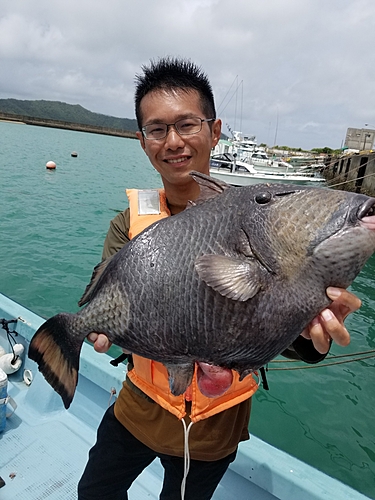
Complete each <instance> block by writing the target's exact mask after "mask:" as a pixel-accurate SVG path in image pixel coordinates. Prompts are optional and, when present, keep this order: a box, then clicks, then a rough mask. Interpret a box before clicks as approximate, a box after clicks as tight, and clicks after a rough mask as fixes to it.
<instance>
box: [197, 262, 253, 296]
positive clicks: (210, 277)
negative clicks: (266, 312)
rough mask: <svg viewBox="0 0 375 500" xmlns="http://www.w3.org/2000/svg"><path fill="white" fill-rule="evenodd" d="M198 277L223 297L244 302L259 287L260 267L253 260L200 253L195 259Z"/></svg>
mask: <svg viewBox="0 0 375 500" xmlns="http://www.w3.org/2000/svg"><path fill="white" fill-rule="evenodd" d="M195 269H196V270H197V272H198V275H199V277H200V278H201V279H202V280H203V281H204V282H205V283H206V284H207V285H208V286H210V287H211V288H213V289H214V290H216V291H217V292H219V293H220V294H221V295H223V296H224V297H228V298H229V299H232V300H239V301H241V302H245V301H246V300H249V299H251V298H252V297H254V296H255V295H256V294H257V293H258V291H259V289H260V288H261V281H260V269H259V265H258V263H257V262H256V261H255V260H252V259H251V260H246V261H243V260H240V259H236V258H235V257H227V256H226V255H214V254H208V255H202V256H201V257H198V258H197V259H196V261H195Z"/></svg>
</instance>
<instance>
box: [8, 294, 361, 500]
mask: <svg viewBox="0 0 375 500" xmlns="http://www.w3.org/2000/svg"><path fill="white" fill-rule="evenodd" d="M0 317H1V318H5V319H7V320H10V319H13V318H19V319H18V322H17V324H16V326H15V328H16V330H17V332H18V334H19V337H17V341H22V339H20V337H22V338H23V339H24V343H25V345H26V346H27V345H28V343H29V342H30V340H31V338H32V336H33V334H34V332H35V330H36V329H37V328H38V327H39V326H40V325H41V324H42V323H43V322H44V319H43V318H41V317H40V316H38V315H37V314H35V313H33V312H32V311H30V310H28V309H26V308H25V307H23V306H22V305H20V304H18V303H16V302H15V301H13V300H12V299H10V298H8V297H7V296H5V295H3V294H1V293H0ZM12 326H13V325H12ZM3 333H4V331H3V330H1V329H0V341H2V342H0V345H1V343H3V344H4V342H3V341H4V340H5V335H3ZM29 363H32V364H33V365H35V363H33V362H31V361H30V360H28V364H29ZM123 366H124V369H122V368H121V367H117V368H115V367H113V366H112V365H110V364H109V358H108V356H106V355H103V354H98V353H96V352H95V351H94V350H93V348H92V347H91V346H90V345H88V344H84V345H83V349H82V354H81V364H80V377H85V378H87V379H88V380H89V381H91V382H92V383H93V384H95V385H97V386H98V387H100V388H101V389H102V390H103V391H105V393H106V394H107V395H108V394H109V393H110V392H111V390H112V388H114V389H115V390H116V392H117V393H118V392H119V390H120V388H121V386H122V382H123V379H124V376H125V371H126V370H125V365H123ZM21 369H22V368H21ZM33 372H34V377H41V378H42V375H41V374H40V373H39V372H37V370H36V365H35V366H34V370H33ZM11 378H12V375H11V376H9V380H10V382H11ZM48 387H49V386H48ZM45 388H46V390H47V384H46V383H45ZM51 391H52V393H53V390H52V389H51ZM54 396H55V394H54ZM15 399H17V397H15ZM54 401H55V404H56V405H57V407H58V409H59V410H61V412H62V413H63V412H65V410H64V409H63V407H62V404H61V401H60V398H59V397H58V398H54ZM16 402H17V401H16ZM72 406H73V405H72ZM104 410H105V407H104V408H103V412H104ZM51 411H52V412H56V407H53V408H52V409H51ZM70 411H71V410H69V411H68V412H66V413H70ZM254 411H256V409H255V410H254ZM15 415H17V410H16V412H15ZM10 418H12V417H10ZM92 435H93V437H92V439H93V440H94V437H95V430H94V429H93V431H92ZM3 436H6V430H5V431H4V432H3V433H0V443H1V439H2V437H3ZM93 442H94V441H93ZM93 442H92V444H93ZM83 466H84V464H83ZM159 473H160V471H159V472H158V473H157V476H158V475H159ZM1 474H2V471H1V467H0V475H1ZM140 478H142V476H140ZM240 479H241V481H242V482H241V481H240ZM237 480H238V481H239V482H241V485H242V486H241V489H242V490H243V494H244V496H239V495H238V494H236V497H234V496H233V497H231V498H236V499H237V500H242V499H243V500H245V499H248V498H254V500H255V499H257V500H273V499H279V500H302V499H303V500H332V499H345V500H366V499H368V498H369V497H367V496H365V495H363V494H361V493H359V492H358V491H356V490H354V489H352V488H350V487H348V486H347V485H345V484H344V483H341V482H340V481H338V480H336V479H334V478H332V477H330V476H328V475H326V474H324V473H323V472H321V471H319V470H317V469H315V468H313V467H311V466H310V465H307V464H305V463H303V462H302V461H300V460H298V459H297V458H295V457H292V456H290V455H288V454H287V453H285V452H283V451H281V450H279V449H277V448H275V447H273V446H271V445H269V444H267V443H266V442H264V441H262V440H261V439H259V438H257V437H255V436H252V437H251V439H250V440H249V441H246V442H243V443H240V446H239V450H238V454H237V458H236V460H235V462H234V463H233V464H231V466H230V469H229V470H228V472H227V473H226V475H225V476H224V478H223V480H222V482H223V483H225V484H226V485H227V487H228V488H231V484H233V485H234V483H233V481H234V482H236V481H237ZM231 482H232V483H231ZM132 488H133V486H132ZM234 489H235V488H234ZM3 495H4V496H3ZM223 495H224V496H223ZM0 496H1V498H2V499H3V498H4V500H12V499H13V498H15V497H11V496H7V492H6V486H5V487H4V489H3V488H1V489H0ZM36 498H39V497H35V500H36ZM51 498H63V497H60V496H58V497H54V496H51ZM138 498H143V497H141V496H139V497H138ZM149 498H155V499H156V498H158V497H157V494H155V496H152V495H151V496H149ZM213 498H214V499H218V500H221V499H227V498H228V496H227V495H226V494H225V493H223V492H221V493H220V486H219V487H218V489H217V491H216V492H215V495H214V497H213ZM33 499H34V497H32V498H31V497H29V498H28V500H33Z"/></svg>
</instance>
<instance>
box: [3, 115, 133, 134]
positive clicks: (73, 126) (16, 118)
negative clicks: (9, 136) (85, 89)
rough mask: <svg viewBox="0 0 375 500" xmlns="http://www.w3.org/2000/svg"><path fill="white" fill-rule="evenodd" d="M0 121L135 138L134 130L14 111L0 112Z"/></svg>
mask: <svg viewBox="0 0 375 500" xmlns="http://www.w3.org/2000/svg"><path fill="white" fill-rule="evenodd" d="M0 121H8V122H9V121H11V122H19V123H25V124H26V125H37V126H39V127H51V128H60V129H65V130H74V131H77V132H91V133H92V134H104V135H114V136H118V137H127V138H128V139H136V138H137V136H136V132H135V131H133V130H122V129H117V128H110V127H100V126H98V125H86V124H84V123H71V122H66V121H62V120H50V119H48V118H35V117H32V116H25V115H16V114H14V113H4V112H0Z"/></svg>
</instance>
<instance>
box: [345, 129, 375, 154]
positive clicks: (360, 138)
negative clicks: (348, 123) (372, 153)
mask: <svg viewBox="0 0 375 500" xmlns="http://www.w3.org/2000/svg"><path fill="white" fill-rule="evenodd" d="M374 141H375V130H373V129H370V128H348V130H347V132H346V137H345V143H344V149H354V150H357V151H365V150H368V149H373V147H374Z"/></svg>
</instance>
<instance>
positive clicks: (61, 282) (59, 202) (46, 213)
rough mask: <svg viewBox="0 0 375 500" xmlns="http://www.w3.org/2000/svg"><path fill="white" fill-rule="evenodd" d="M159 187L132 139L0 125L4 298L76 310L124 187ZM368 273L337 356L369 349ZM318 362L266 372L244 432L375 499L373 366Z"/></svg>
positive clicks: (373, 332) (373, 327) (372, 345)
mask: <svg viewBox="0 0 375 500" xmlns="http://www.w3.org/2000/svg"><path fill="white" fill-rule="evenodd" d="M73 151H75V152H77V154H78V156H77V157H72V156H71V153H72V152H73ZM50 160H52V161H54V162H55V163H56V169H55V170H48V169H46V163H47V162H48V161H50ZM160 186H161V183H160V179H159V176H158V174H157V173H156V172H155V170H154V169H153V168H152V166H151V165H150V163H149V161H148V160H147V157H146V156H145V154H144V152H143V151H142V149H141V147H140V145H139V143H138V141H136V140H132V139H125V138H120V137H111V136H105V135H96V134H90V133H83V132H73V131H66V130H57V129H51V128H42V127H33V126H28V125H22V124H16V123H4V122H0V262H1V264H0V292H2V293H4V294H6V295H8V296H9V297H11V298H12V299H13V300H15V301H17V302H19V303H21V304H22V305H23V306H25V307H28V308H29V309H31V310H33V311H34V312H36V313H37V314H39V315H41V316H42V317H46V318H47V317H49V316H51V315H54V314H56V313H58V312H61V311H69V312H75V311H77V310H78V306H77V301H78V300H79V298H80V297H81V295H82V293H83V291H84V289H85V286H86V284H87V283H88V281H89V280H90V277H91V273H92V269H93V267H94V266H95V265H96V264H97V263H98V262H99V261H100V260H101V251H102V245H103V241H104V238H105V234H106V232H107V229H108V226H109V222H110V220H111V219H112V218H113V217H114V216H115V215H116V214H117V213H118V212H119V211H121V210H123V209H124V208H125V207H126V206H127V200H126V195H125V189H126V188H127V187H134V188H150V187H160ZM374 272H375V257H372V258H371V259H370V260H369V262H368V263H367V264H366V266H365V268H364V270H363V271H362V273H361V274H360V275H359V276H358V278H357V279H356V280H355V282H354V284H353V285H352V287H351V290H352V291H353V292H354V293H356V294H357V295H358V296H359V297H360V298H361V300H362V302H363V305H362V307H361V309H360V311H358V312H356V313H354V314H352V315H351V316H350V317H349V318H348V319H347V321H346V325H347V327H348V329H349V331H350V332H351V335H352V342H351V344H350V346H349V347H347V348H339V347H337V346H334V347H333V348H332V353H333V354H335V355H341V354H346V353H357V352H367V351H370V350H373V349H375V313H374V307H375V291H374V287H373V283H374V280H373V277H374ZM363 356H364V355H362V357H363ZM343 360H346V361H348V360H347V359H346V358H343V359H341V358H340V359H332V360H331V359H329V360H328V361H329V362H337V361H343ZM322 364H324V363H322ZM322 364H320V365H316V366H315V367H314V368H308V369H303V368H298V369H297V370H294V369H292V370H290V369H288V370H287V368H294V367H295V366H296V364H295V363H272V364H270V370H269V371H268V374H267V378H268V383H269V386H270V389H269V391H265V390H264V389H263V388H260V389H259V391H258V392H257V393H256V395H255V396H254V401H253V410H252V415H251V422H250V431H251V433H253V434H255V435H257V436H258V437H260V438H262V439H264V440H265V441H267V442H269V443H271V444H273V445H274V446H276V447H278V448H281V449H283V450H285V451H287V452H289V453H291V454H292V455H294V456H296V457H298V458H300V459H301V460H303V461H305V462H307V463H309V464H311V465H313V466H314V467H317V468H318V469H320V470H322V471H324V472H326V473H327V474H329V475H331V476H333V477H336V478H338V479H339V480H341V481H343V482H345V483H347V484H349V485H351V486H352V487H354V488H355V489H357V490H359V491H361V492H363V493H365V494H366V495H368V496H369V497H370V498H375V431H374V428H375V425H374V423H375V417H374V408H375V390H374V385H375V383H374V381H375V369H374V366H375V361H374V358H369V359H363V360H361V361H356V362H350V363H349V362H346V363H344V364H335V365H332V366H322ZM297 366H298V367H306V366H307V365H303V364H297ZM273 368H284V369H283V370H281V371H279V370H277V371H276V370H273ZM334 500H336V499H334ZM340 500H341V499H340Z"/></svg>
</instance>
